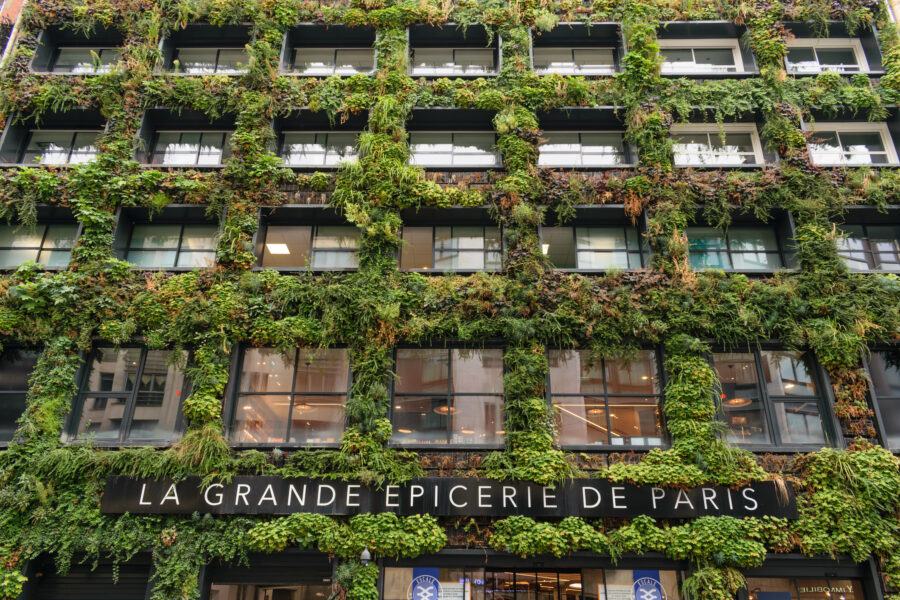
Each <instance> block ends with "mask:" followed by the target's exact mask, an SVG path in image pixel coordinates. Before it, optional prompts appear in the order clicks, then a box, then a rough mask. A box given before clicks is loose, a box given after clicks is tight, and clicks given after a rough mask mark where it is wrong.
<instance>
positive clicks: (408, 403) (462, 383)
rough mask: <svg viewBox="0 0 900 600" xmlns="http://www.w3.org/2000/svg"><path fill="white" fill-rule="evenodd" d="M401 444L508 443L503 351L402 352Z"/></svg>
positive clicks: (396, 403)
mask: <svg viewBox="0 0 900 600" xmlns="http://www.w3.org/2000/svg"><path fill="white" fill-rule="evenodd" d="M396 374H397V375H396V381H395V383H394V395H393V411H392V420H393V425H394V435H393V438H392V441H393V442H394V443H396V444H413V445H415V444H474V445H497V444H499V443H501V442H502V441H503V434H504V433H505V432H504V430H503V350H500V349H462V348H454V349H440V350H437V349H426V348H416V349H411V348H401V349H398V350H397V363H396Z"/></svg>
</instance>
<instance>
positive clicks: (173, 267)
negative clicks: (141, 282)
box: [122, 223, 216, 270]
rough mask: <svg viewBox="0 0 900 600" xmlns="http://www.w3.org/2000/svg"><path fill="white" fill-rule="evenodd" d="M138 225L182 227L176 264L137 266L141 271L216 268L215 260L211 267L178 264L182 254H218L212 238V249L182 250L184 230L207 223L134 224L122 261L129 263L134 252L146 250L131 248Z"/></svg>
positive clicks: (179, 234)
mask: <svg viewBox="0 0 900 600" xmlns="http://www.w3.org/2000/svg"><path fill="white" fill-rule="evenodd" d="M138 225H146V226H154V225H158V226H160V227H167V226H172V225H176V226H179V227H181V229H180V231H179V232H178V246H176V247H175V249H174V252H175V261H174V264H173V265H172V266H158V267H141V266H137V268H138V269H141V270H153V269H163V270H171V269H211V268H214V267H215V260H213V265H212V266H210V267H186V266H179V264H178V260H179V259H180V258H181V254H182V253H185V254H205V253H209V252H213V254H215V252H216V244H215V237H213V238H212V241H213V245H212V247H211V248H208V249H204V250H182V248H181V246H182V245H183V244H184V228H185V227H186V226H191V225H206V223H132V224H131V225H130V227H129V229H130V231H129V232H128V241H127V242H126V243H125V248H124V250H125V253H124V255H123V258H122V260H124V261H128V255H129V254H130V253H131V252H132V251H137V252H142V251H144V250H145V249H143V248H132V247H131V242H132V240H133V238H134V228H135V226H138ZM209 225H212V223H209ZM163 251H165V252H167V251H169V250H168V249H164V250H163ZM214 258H215V257H214Z"/></svg>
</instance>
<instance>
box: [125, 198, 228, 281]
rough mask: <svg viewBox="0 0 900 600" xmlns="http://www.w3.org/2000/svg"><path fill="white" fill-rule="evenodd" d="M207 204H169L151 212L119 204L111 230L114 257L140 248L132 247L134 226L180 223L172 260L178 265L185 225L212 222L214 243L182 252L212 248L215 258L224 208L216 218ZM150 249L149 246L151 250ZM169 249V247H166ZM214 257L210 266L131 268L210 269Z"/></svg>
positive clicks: (141, 269) (160, 269)
mask: <svg viewBox="0 0 900 600" xmlns="http://www.w3.org/2000/svg"><path fill="white" fill-rule="evenodd" d="M206 208H207V207H206V206H198V205H193V204H170V205H169V206H167V207H166V208H164V209H163V210H162V211H160V212H159V213H153V214H151V212H150V211H149V210H146V209H144V208H140V207H122V208H120V209H119V212H118V214H117V218H116V226H115V229H114V230H113V251H114V253H115V255H116V257H117V258H119V259H120V260H123V261H127V260H128V253H129V252H130V251H131V250H140V248H131V241H132V236H133V235H134V227H135V226H136V225H181V230H180V233H179V238H178V247H177V248H176V249H175V261H174V263H173V264H175V265H177V264H178V258H179V257H180V256H181V252H182V250H181V244H182V243H183V240H184V226H186V225H211V226H215V227H216V233H215V237H214V238H213V241H214V242H215V243H214V245H213V246H212V249H211V250H185V251H183V252H185V253H194V254H196V253H203V252H210V251H212V252H213V253H214V254H215V255H216V256H215V259H218V239H217V238H218V236H220V235H221V234H222V219H223V218H224V211H223V212H222V213H220V215H219V220H218V221H216V220H215V219H214V218H213V217H211V216H210V215H209V214H208V213H207V211H206ZM150 250H152V249H150ZM165 250H169V249H165ZM216 264H217V263H216V261H215V260H214V262H213V265H212V266H211V267H178V266H171V267H166V266H156V267H142V266H139V265H134V266H132V267H131V268H132V269H134V270H136V271H167V272H172V273H183V272H188V271H197V270H203V269H212V268H215V266H216Z"/></svg>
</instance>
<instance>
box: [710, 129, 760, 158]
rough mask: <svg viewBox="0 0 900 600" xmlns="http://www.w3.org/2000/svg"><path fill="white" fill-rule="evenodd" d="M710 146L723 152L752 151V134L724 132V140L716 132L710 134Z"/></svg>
mask: <svg viewBox="0 0 900 600" xmlns="http://www.w3.org/2000/svg"><path fill="white" fill-rule="evenodd" d="M710 141H711V142H712V147H713V149H715V150H716V151H717V152H725V153H728V154H736V153H738V152H747V153H752V152H753V136H751V135H750V134H749V133H730V132H725V140H724V141H723V140H722V136H721V135H720V134H718V133H715V134H710Z"/></svg>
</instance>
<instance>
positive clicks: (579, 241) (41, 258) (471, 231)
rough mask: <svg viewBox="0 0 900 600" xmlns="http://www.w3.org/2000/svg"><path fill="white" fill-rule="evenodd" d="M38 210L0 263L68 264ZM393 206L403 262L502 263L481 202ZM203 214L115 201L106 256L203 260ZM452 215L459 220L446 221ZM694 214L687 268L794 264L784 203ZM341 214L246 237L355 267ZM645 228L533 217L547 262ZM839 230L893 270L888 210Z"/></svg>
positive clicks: (635, 262)
mask: <svg viewBox="0 0 900 600" xmlns="http://www.w3.org/2000/svg"><path fill="white" fill-rule="evenodd" d="M39 214H42V215H47V216H46V218H42V220H40V221H39V222H38V225H37V226H36V227H34V228H29V227H17V226H14V225H5V226H0V269H12V268H17V267H18V266H20V265H21V264H22V263H24V262H25V261H36V262H38V263H40V264H42V265H45V266H48V267H55V268H58V267H64V266H66V265H67V264H68V262H69V260H70V259H71V253H72V248H73V247H74V244H75V241H76V239H77V236H78V231H79V226H78V225H77V224H76V223H74V222H73V221H72V220H71V213H67V211H64V210H62V209H60V210H50V209H47V210H43V209H42V212H41V213H39ZM67 214H68V220H66V219H65V216H66V215H67ZM401 216H403V217H404V222H405V223H406V224H405V226H404V228H403V229H402V230H401V237H402V244H401V248H400V251H399V254H398V257H397V258H398V266H399V268H400V269H401V270H403V271H433V272H441V273H443V272H474V271H494V270H499V269H501V268H502V266H503V259H504V249H505V240H504V236H503V234H502V230H501V229H500V228H498V227H497V226H496V225H490V224H489V220H488V218H487V215H486V211H485V210H483V209H446V210H444V211H440V210H435V211H430V212H426V213H424V214H420V215H415V214H408V215H407V214H404V215H401ZM203 217H204V215H203V209H202V208H201V207H185V208H184V209H180V208H174V207H173V208H170V209H166V210H164V211H163V213H162V214H161V215H158V216H157V217H155V219H156V220H155V221H150V220H149V217H148V215H147V213H146V212H145V211H140V210H135V209H125V210H122V211H121V212H120V215H119V220H118V226H117V227H116V230H115V236H114V249H115V251H116V255H117V257H118V258H120V259H122V260H126V261H128V262H130V263H133V264H134V265H136V266H137V267H138V268H143V269H173V268H175V269H178V268H197V267H200V268H203V267H212V266H214V264H215V257H216V251H215V249H216V243H217V237H218V231H219V226H217V225H216V224H214V223H212V222H210V221H205V220H203ZM454 220H455V221H457V224H452V223H453V221H454ZM429 221H430V223H429ZM448 221H450V222H449V223H448ZM697 221H701V224H696V225H691V226H689V227H688V228H687V231H686V235H687V239H688V250H689V258H690V263H691V266H692V267H694V268H696V269H723V270H726V271H736V272H747V273H753V272H763V273H767V272H772V271H777V270H781V269H792V268H796V267H797V261H796V256H795V244H794V241H793V236H794V234H793V228H794V225H793V219H792V218H791V215H790V214H789V213H786V212H783V211H782V212H778V213H777V214H776V215H775V216H774V219H773V221H772V222H771V223H768V224H765V223H760V222H758V221H747V220H740V221H739V222H737V223H735V224H732V225H731V226H730V227H729V228H728V230H727V231H723V230H720V229H717V228H713V227H708V226H705V225H703V224H702V220H701V219H699V218H698V219H697ZM435 222H441V223H443V224H442V225H434V223H435ZM339 223H340V220H339V217H338V215H337V214H335V213H334V212H332V211H331V210H329V209H325V208H321V207H319V208H313V207H280V208H275V209H264V210H263V214H262V215H261V219H260V227H259V229H258V231H257V234H256V236H255V239H254V246H255V250H256V255H257V257H258V260H257V267H259V268H272V269H281V270H300V269H311V270H316V271H325V270H348V269H355V268H356V267H357V266H358V250H359V245H360V232H359V229H357V228H356V227H352V226H348V225H342V224H339ZM645 230H646V220H645V219H642V220H640V221H639V222H638V223H637V224H632V223H631V221H630V220H629V219H628V218H627V217H626V216H625V214H624V211H623V210H621V209H619V208H615V207H607V208H583V209H579V210H578V216H577V217H576V219H575V221H574V222H573V223H572V224H571V225H553V226H542V227H541V228H540V230H539V236H540V243H541V248H542V250H543V252H544V254H545V256H546V257H547V259H548V262H549V263H550V264H551V265H553V266H554V267H555V268H557V269H565V270H574V271H583V272H598V271H607V270H610V269H623V270H627V269H639V268H642V267H644V266H647V265H648V264H649V257H650V252H649V248H648V247H647V244H646V241H645ZM839 230H840V232H841V233H842V234H843V237H842V238H841V239H840V240H839V242H838V253H839V254H840V256H841V257H842V258H843V259H844V261H845V262H846V264H847V265H848V266H849V267H850V269H852V270H854V271H860V272H867V271H872V272H900V214H898V211H896V210H891V211H888V213H887V214H884V213H878V212H876V211H873V210H870V209H861V210H854V211H851V213H850V214H849V215H848V217H847V220H846V221H845V222H844V223H842V224H841V225H840V226H839Z"/></svg>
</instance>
